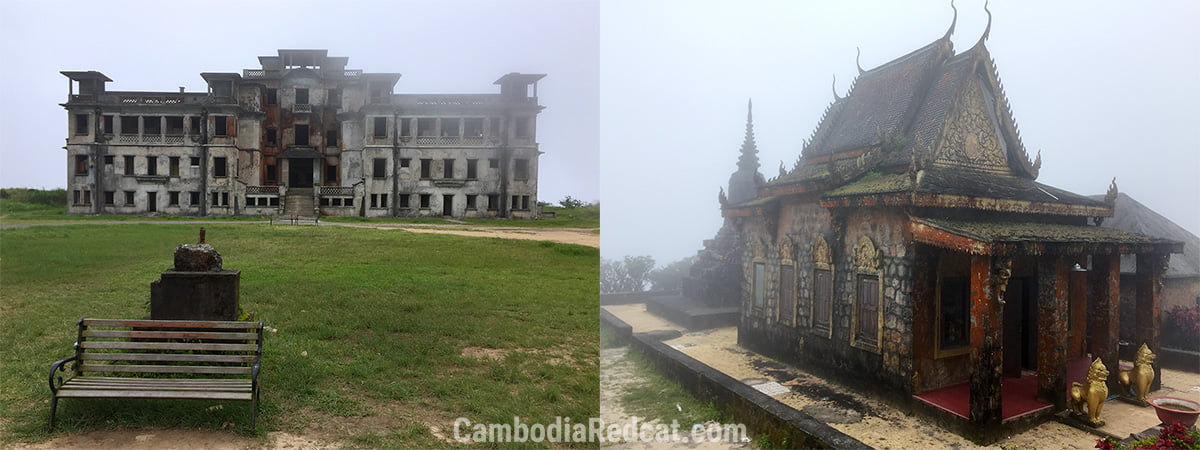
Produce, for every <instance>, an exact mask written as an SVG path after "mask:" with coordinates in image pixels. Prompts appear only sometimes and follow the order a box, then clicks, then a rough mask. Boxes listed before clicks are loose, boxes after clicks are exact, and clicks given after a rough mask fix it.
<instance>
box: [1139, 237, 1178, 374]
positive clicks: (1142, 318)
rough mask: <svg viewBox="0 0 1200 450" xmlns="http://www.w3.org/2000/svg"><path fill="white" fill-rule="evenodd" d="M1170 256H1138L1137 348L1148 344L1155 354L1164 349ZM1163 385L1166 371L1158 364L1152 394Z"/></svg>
mask: <svg viewBox="0 0 1200 450" xmlns="http://www.w3.org/2000/svg"><path fill="white" fill-rule="evenodd" d="M1170 257H1171V256H1170V255H1169V254H1166V255H1163V254H1154V253H1138V255H1137V281H1136V283H1137V298H1136V301H1135V303H1134V311H1135V313H1134V314H1135V315H1136V318H1135V322H1134V324H1135V328H1136V329H1137V331H1136V333H1137V335H1136V336H1137V337H1136V339H1137V341H1136V342H1134V343H1133V345H1134V346H1135V347H1141V346H1142V344H1146V346H1147V347H1150V351H1152V352H1154V354H1155V355H1160V357H1161V353H1160V350H1162V345H1161V342H1160V341H1159V329H1158V327H1159V318H1160V317H1161V315H1162V305H1161V304H1160V303H1159V294H1160V293H1161V292H1160V291H1161V286H1162V279H1163V276H1164V275H1165V274H1166V272H1167V263H1168V258H1170ZM1161 386H1162V368H1161V367H1160V366H1159V364H1154V383H1153V384H1151V385H1150V390H1151V391H1156V390H1158V389H1159V387H1161Z"/></svg>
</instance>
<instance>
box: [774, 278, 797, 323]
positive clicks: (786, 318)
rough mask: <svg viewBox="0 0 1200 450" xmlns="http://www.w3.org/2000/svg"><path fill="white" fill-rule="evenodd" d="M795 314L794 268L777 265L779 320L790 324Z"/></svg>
mask: <svg viewBox="0 0 1200 450" xmlns="http://www.w3.org/2000/svg"><path fill="white" fill-rule="evenodd" d="M795 315H796V268H795V267H794V266H792V265H780V266H779V316H778V317H779V321H780V322H781V323H784V324H787V325H791V324H792V322H793V319H792V318H793V317H795Z"/></svg>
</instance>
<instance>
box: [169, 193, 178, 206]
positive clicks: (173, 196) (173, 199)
mask: <svg viewBox="0 0 1200 450" xmlns="http://www.w3.org/2000/svg"><path fill="white" fill-rule="evenodd" d="M167 206H179V191H167Z"/></svg>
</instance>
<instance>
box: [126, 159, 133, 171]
mask: <svg viewBox="0 0 1200 450" xmlns="http://www.w3.org/2000/svg"><path fill="white" fill-rule="evenodd" d="M125 175H133V155H125Z"/></svg>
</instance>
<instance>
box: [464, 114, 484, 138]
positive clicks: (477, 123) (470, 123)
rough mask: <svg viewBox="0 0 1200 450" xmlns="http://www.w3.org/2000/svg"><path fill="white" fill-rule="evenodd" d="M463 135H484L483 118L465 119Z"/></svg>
mask: <svg viewBox="0 0 1200 450" xmlns="http://www.w3.org/2000/svg"><path fill="white" fill-rule="evenodd" d="M463 136H466V137H483V118H470V119H463Z"/></svg>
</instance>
